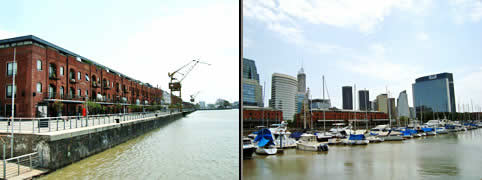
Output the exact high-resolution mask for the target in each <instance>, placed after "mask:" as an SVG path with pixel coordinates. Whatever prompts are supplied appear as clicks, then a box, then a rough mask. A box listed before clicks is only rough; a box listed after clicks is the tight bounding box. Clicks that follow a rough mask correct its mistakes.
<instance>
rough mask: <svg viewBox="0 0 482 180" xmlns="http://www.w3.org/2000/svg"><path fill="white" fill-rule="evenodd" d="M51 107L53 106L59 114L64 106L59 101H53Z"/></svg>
mask: <svg viewBox="0 0 482 180" xmlns="http://www.w3.org/2000/svg"><path fill="white" fill-rule="evenodd" d="M52 107H53V108H54V110H55V112H56V114H57V115H60V113H62V109H63V107H64V104H63V103H62V102H60V101H55V102H54V103H53V104H52Z"/></svg>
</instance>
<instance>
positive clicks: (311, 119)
mask: <svg viewBox="0 0 482 180" xmlns="http://www.w3.org/2000/svg"><path fill="white" fill-rule="evenodd" d="M309 92H310V88H308V95H309V96H310V98H311V99H313V97H312V95H311V94H309ZM308 101H309V102H310V127H311V129H315V128H313V112H312V111H311V109H312V104H313V101H310V100H309V99H308Z"/></svg>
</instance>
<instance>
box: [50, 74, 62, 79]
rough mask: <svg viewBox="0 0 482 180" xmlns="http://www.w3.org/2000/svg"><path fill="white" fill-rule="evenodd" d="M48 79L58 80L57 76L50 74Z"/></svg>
mask: <svg viewBox="0 0 482 180" xmlns="http://www.w3.org/2000/svg"><path fill="white" fill-rule="evenodd" d="M49 79H51V80H59V79H60V78H58V77H57V74H55V73H52V74H49Z"/></svg>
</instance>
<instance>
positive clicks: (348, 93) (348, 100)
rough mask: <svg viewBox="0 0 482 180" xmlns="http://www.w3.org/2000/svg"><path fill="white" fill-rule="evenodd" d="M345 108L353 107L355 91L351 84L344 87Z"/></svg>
mask: <svg viewBox="0 0 482 180" xmlns="http://www.w3.org/2000/svg"><path fill="white" fill-rule="evenodd" d="M342 98H343V109H353V91H352V87H351V86H343V87H342Z"/></svg>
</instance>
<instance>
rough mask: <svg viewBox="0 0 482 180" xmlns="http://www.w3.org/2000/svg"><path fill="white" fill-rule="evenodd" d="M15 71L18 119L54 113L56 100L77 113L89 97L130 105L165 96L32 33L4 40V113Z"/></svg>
mask: <svg viewBox="0 0 482 180" xmlns="http://www.w3.org/2000/svg"><path fill="white" fill-rule="evenodd" d="M14 48H15V49H16V55H15V61H16V67H15V65H14V64H13V58H14ZM15 72H16V76H15V84H16V86H17V91H16V93H15V95H16V98H15V114H16V116H19V117H36V116H39V115H40V114H43V115H48V116H55V115H54V114H52V112H53V110H52V107H51V104H52V103H53V102H55V101H59V102H62V103H63V105H64V106H63V107H64V108H63V110H62V111H63V112H62V115H77V114H78V113H80V112H81V109H82V107H83V106H84V105H83V103H84V102H85V101H86V100H90V101H95V102H97V103H98V104H101V105H102V106H106V107H112V106H114V105H115V104H120V105H122V106H124V107H128V105H131V104H137V105H141V106H149V105H153V104H160V103H161V99H162V90H161V89H159V88H155V87H153V86H151V85H150V84H148V83H142V82H140V81H138V80H135V79H133V78H131V77H128V76H126V75H123V74H122V73H119V72H117V71H115V70H113V69H110V68H108V67H106V66H103V65H101V64H99V63H96V62H94V61H92V60H90V59H87V58H85V57H82V56H80V55H78V54H75V53H73V52H71V51H68V50H66V49H64V48H61V47H58V46H56V45H54V44H52V43H50V42H47V41H45V40H42V39H40V38H38V37H35V36H32V35H29V36H22V37H16V38H11V39H4V40H0V73H3V75H2V76H0V94H2V96H0V102H1V106H0V116H10V113H11V111H10V108H11V101H12V99H11V98H12V97H11V96H12V90H13V89H14V88H13V86H12V77H13V73H15ZM45 113H46V114H45Z"/></svg>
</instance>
